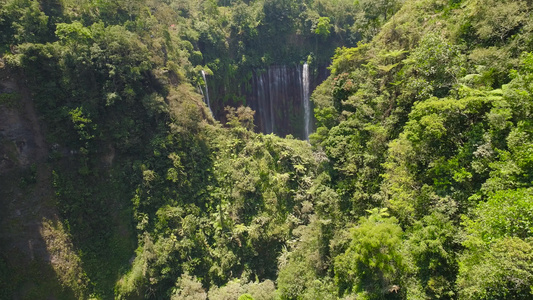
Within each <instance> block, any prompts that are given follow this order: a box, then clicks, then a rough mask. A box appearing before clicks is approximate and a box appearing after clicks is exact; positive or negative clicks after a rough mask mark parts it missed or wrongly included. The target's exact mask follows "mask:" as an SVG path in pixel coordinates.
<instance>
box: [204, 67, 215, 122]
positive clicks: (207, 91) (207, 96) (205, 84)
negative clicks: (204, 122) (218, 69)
mask: <svg viewBox="0 0 533 300" xmlns="http://www.w3.org/2000/svg"><path fill="white" fill-rule="evenodd" d="M201 73H202V78H203V79H204V86H205V95H204V99H205V103H206V104H207V107H208V108H209V110H211V103H209V89H208V88H207V79H206V78H205V72H204V70H202V72H201ZM202 94H203V93H202ZM211 113H213V112H211Z"/></svg>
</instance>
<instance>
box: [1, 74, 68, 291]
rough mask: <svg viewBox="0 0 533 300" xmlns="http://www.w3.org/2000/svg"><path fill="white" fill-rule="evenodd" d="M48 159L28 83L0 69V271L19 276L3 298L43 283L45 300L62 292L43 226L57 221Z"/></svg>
mask: <svg viewBox="0 0 533 300" xmlns="http://www.w3.org/2000/svg"><path fill="white" fill-rule="evenodd" d="M46 158H47V147H46V144H45V141H44V136H43V131H42V128H41V126H40V124H39V121H38V117H37V114H36V112H35V108H34V105H33V102H32V99H31V95H30V93H29V91H28V89H26V87H25V84H24V80H23V79H21V77H19V76H14V74H12V73H10V72H9V71H8V70H6V69H0V208H1V209H0V253H1V255H0V268H1V269H2V271H4V272H7V273H6V274H16V276H15V277H13V278H9V281H5V283H6V285H4V284H2V283H0V290H2V292H0V298H2V297H3V296H6V297H8V296H9V295H11V296H13V297H14V298H15V299H29V298H31V297H33V296H35V294H34V293H35V292H36V291H39V292H41V291H43V286H40V285H49V287H50V288H49V290H48V291H49V292H48V294H46V295H44V294H41V295H40V296H43V297H52V298H55V297H56V296H58V294H56V292H57V291H60V290H61V289H60V288H59V286H60V283H59V282H58V281H57V279H56V276H55V275H56V272H54V270H53V266H54V262H53V261H54V259H55V258H56V256H55V255H54V254H53V253H51V252H50V251H49V247H48V245H47V244H48V242H47V238H46V237H45V236H44V235H43V230H44V227H43V223H44V222H48V221H51V220H56V219H57V211H56V208H55V204H54V196H53V190H52V180H51V170H50V167H49V166H48V165H47V163H46ZM48 237H50V236H48ZM52 239H53V237H52ZM42 277H47V278H49V279H46V280H43V281H41V280H42ZM4 279H8V278H0V281H4ZM7 283H9V285H7ZM65 293H66V294H67V295H68V293H69V292H68V291H65ZM32 295H33V296H32Z"/></svg>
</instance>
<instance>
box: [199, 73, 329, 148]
mask: <svg viewBox="0 0 533 300" xmlns="http://www.w3.org/2000/svg"><path fill="white" fill-rule="evenodd" d="M328 75H329V71H328V69H327V68H326V66H320V67H317V68H314V69H313V68H307V70H306V68H305V67H304V65H290V66H288V65H273V66H270V67H268V68H265V69H256V70H253V71H252V74H251V76H250V79H249V80H248V81H247V82H246V83H245V84H243V86H241V87H240V89H239V92H238V93H239V95H236V97H237V98H241V101H238V100H236V99H231V100H229V103H228V102H225V101H228V100H222V99H227V98H228V97H227V96H228V95H226V93H227V91H228V90H230V89H231V88H230V87H227V86H224V85H222V86H221V84H220V83H217V82H213V81H211V80H210V78H207V82H208V86H210V89H212V90H214V91H215V92H214V93H212V94H211V107H212V108H213V112H214V114H215V117H216V118H217V119H219V120H224V113H223V109H222V108H223V106H225V105H233V106H235V105H241V104H242V103H244V105H246V106H249V107H251V108H252V109H253V110H254V111H255V116H254V119H255V126H256V127H255V130H256V131H257V132H262V133H265V134H269V133H274V134H277V135H279V136H282V137H284V136H286V135H288V134H291V135H293V136H294V137H297V138H300V139H307V138H308V134H309V133H311V132H312V131H313V124H314V119H313V115H314V114H313V106H312V103H310V102H309V96H310V94H311V93H312V91H313V90H314V89H315V88H316V87H317V86H318V85H319V84H320V83H322V81H324V80H325V79H326V78H327V76H328ZM229 84H234V83H229ZM205 97H206V96H205V95H204V98H205ZM242 100H244V101H243V102H242ZM234 102H238V103H234ZM306 112H307V113H306ZM306 114H307V117H306ZM306 127H307V128H306Z"/></svg>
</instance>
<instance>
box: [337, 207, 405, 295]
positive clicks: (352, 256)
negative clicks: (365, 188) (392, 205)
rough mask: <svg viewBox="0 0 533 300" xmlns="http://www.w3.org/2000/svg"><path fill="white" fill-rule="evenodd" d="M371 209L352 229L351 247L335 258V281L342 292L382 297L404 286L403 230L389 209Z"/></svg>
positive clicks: (343, 293)
mask: <svg viewBox="0 0 533 300" xmlns="http://www.w3.org/2000/svg"><path fill="white" fill-rule="evenodd" d="M368 212H369V213H370V215H369V216H368V217H362V218H361V219H360V221H359V223H358V225H357V226H356V227H355V228H353V229H352V236H351V238H352V241H351V242H350V245H349V246H348V249H346V251H345V252H344V253H343V254H341V255H339V256H337V257H336V258H335V281H336V283H337V285H338V288H339V293H340V295H346V294H350V293H358V294H361V295H365V294H366V295H368V297H370V298H371V299H380V298H383V297H384V295H385V294H388V293H391V292H394V291H397V289H398V287H401V284H400V276H401V274H402V273H403V272H404V263H403V258H402V254H401V251H400V247H401V241H402V236H403V231H402V229H401V227H400V226H399V225H398V220H397V219H396V218H394V217H389V214H388V213H387V210H386V209H377V208H375V209H372V210H371V211H368Z"/></svg>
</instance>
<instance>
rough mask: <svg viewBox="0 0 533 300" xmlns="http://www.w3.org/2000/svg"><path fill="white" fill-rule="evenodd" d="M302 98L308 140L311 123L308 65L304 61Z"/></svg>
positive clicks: (307, 138)
mask: <svg viewBox="0 0 533 300" xmlns="http://www.w3.org/2000/svg"><path fill="white" fill-rule="evenodd" d="M302 100H303V104H304V105H303V107H304V129H305V139H306V140H308V141H309V133H310V132H309V131H310V128H309V127H310V125H311V106H310V103H309V65H307V63H305V64H304V65H303V72H302Z"/></svg>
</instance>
